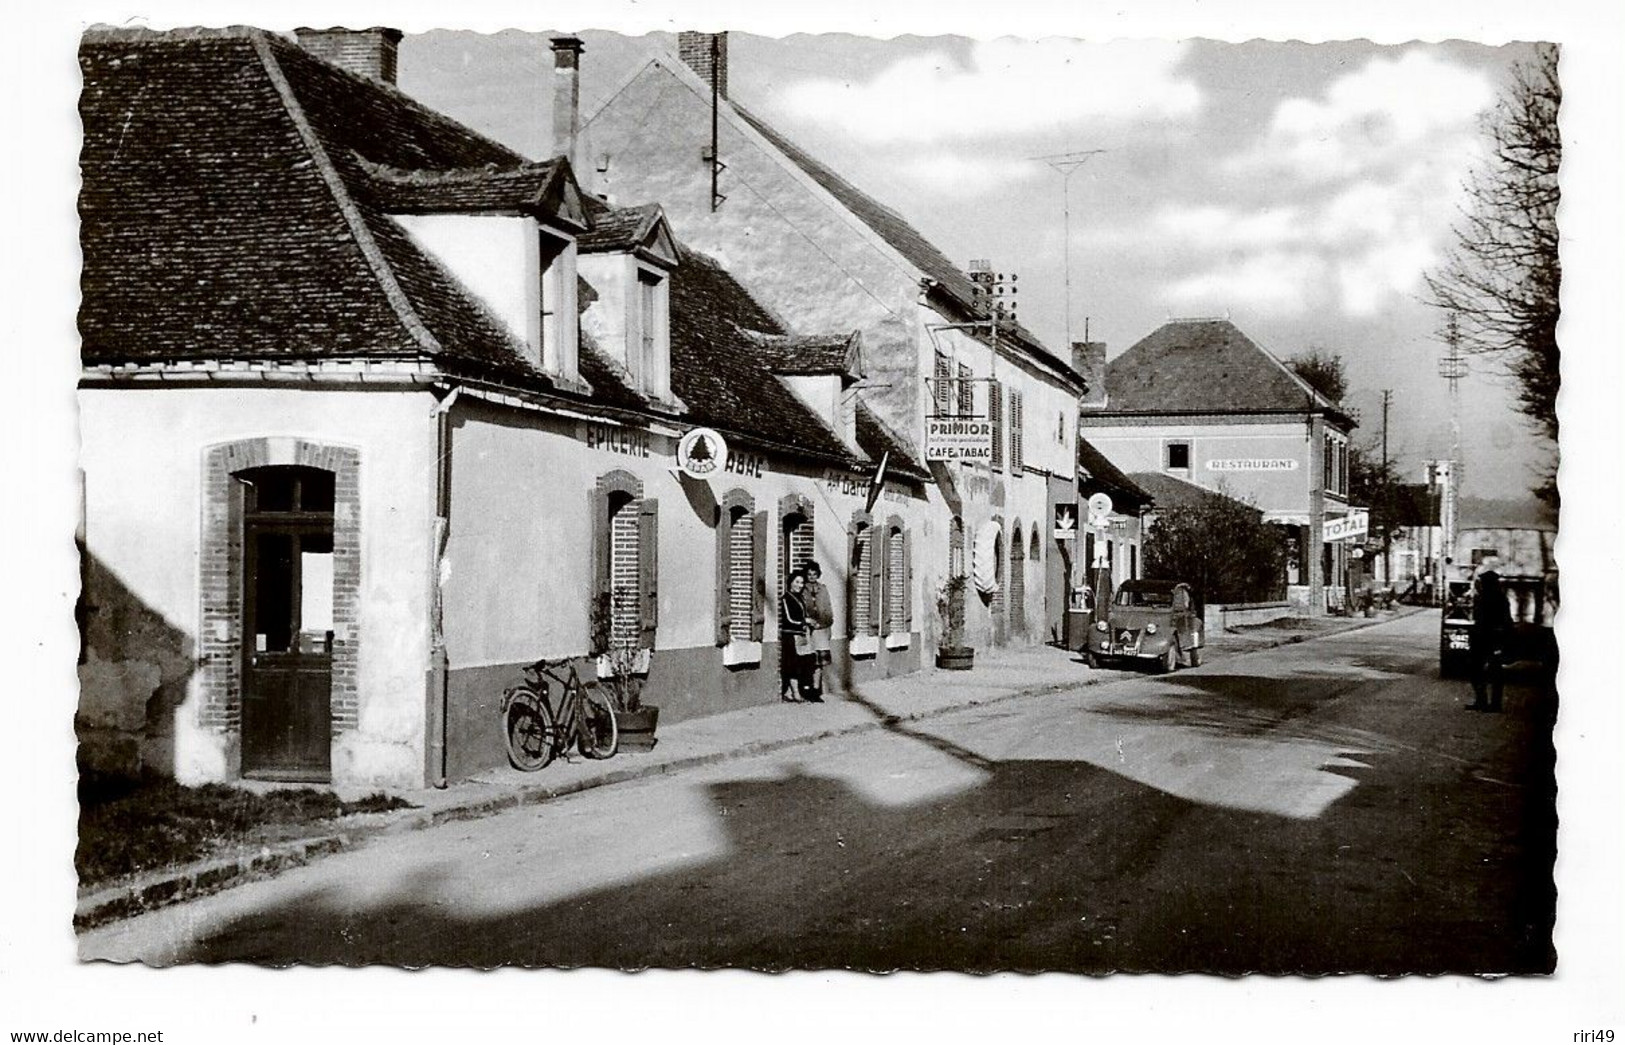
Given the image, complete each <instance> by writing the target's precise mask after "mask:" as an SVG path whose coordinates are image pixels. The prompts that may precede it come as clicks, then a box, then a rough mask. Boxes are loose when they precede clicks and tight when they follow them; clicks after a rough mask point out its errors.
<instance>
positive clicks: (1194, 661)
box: [1185, 646, 1202, 668]
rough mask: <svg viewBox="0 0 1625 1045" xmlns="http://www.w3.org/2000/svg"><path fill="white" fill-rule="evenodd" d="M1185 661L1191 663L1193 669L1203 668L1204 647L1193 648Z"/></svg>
mask: <svg viewBox="0 0 1625 1045" xmlns="http://www.w3.org/2000/svg"><path fill="white" fill-rule="evenodd" d="M1185 659H1186V661H1187V662H1189V664H1190V666H1191V667H1193V668H1199V667H1201V666H1202V647H1200V646H1192V647H1191V648H1190V652H1189V653H1187V654H1186V655H1185Z"/></svg>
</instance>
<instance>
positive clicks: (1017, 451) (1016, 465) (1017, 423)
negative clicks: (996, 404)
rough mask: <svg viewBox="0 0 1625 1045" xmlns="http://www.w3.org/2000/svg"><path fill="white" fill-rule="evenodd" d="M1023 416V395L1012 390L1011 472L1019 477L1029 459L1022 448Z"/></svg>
mask: <svg viewBox="0 0 1625 1045" xmlns="http://www.w3.org/2000/svg"><path fill="white" fill-rule="evenodd" d="M1022 416H1023V409H1022V401H1021V393H1020V392H1018V391H1016V390H1015V389H1013V388H1012V389H1011V390H1010V472H1011V474H1012V475H1019V474H1020V473H1021V471H1022V469H1023V468H1025V467H1026V464H1027V458H1026V455H1025V453H1023V447H1022Z"/></svg>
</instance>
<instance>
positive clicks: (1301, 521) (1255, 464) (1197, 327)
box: [1080, 319, 1354, 612]
mask: <svg viewBox="0 0 1625 1045" xmlns="http://www.w3.org/2000/svg"><path fill="white" fill-rule="evenodd" d="M1105 384H1106V402H1104V403H1101V404H1099V405H1098V406H1095V407H1092V408H1086V409H1085V410H1084V411H1083V413H1082V414H1081V416H1080V424H1081V426H1082V431H1083V434H1084V436H1085V437H1086V438H1087V439H1088V440H1089V442H1090V443H1092V444H1093V445H1094V446H1095V447H1096V448H1098V449H1099V450H1100V451H1101V452H1102V453H1104V454H1105V455H1106V456H1107V457H1109V458H1110V459H1111V461H1112V462H1113V463H1114V464H1116V465H1117V466H1118V467H1120V468H1121V469H1122V470H1123V471H1125V472H1128V473H1129V474H1130V475H1131V476H1132V475H1134V474H1136V473H1141V472H1160V473H1164V474H1167V475H1169V476H1172V477H1174V478H1177V479H1182V480H1186V481H1188V482H1191V483H1195V484H1196V485H1198V486H1202V487H1205V488H1207V489H1210V490H1215V491H1218V492H1220V493H1224V494H1226V495H1228V496H1230V497H1233V498H1236V499H1237V500H1241V501H1244V502H1247V503H1249V504H1252V505H1253V506H1254V507H1256V508H1258V509H1259V510H1261V511H1262V512H1263V519H1264V521H1265V522H1267V523H1272V524H1275V525H1277V526H1280V527H1282V528H1284V530H1285V531H1286V539H1287V545H1288V561H1287V568H1286V576H1285V578H1284V579H1283V580H1284V584H1285V587H1286V591H1287V595H1288V598H1289V599H1290V600H1291V601H1293V602H1294V603H1296V604H1298V605H1300V606H1302V607H1304V608H1307V609H1311V610H1313V611H1316V612H1320V611H1325V610H1328V609H1338V608H1341V607H1342V606H1343V605H1344V602H1345V591H1344V588H1343V583H1344V582H1343V578H1344V577H1345V576H1346V573H1347V567H1348V562H1349V558H1348V552H1349V545H1348V542H1346V541H1339V540H1327V539H1326V533H1327V531H1326V526H1327V524H1328V523H1329V522H1332V521H1335V520H1341V519H1343V518H1344V517H1346V516H1347V515H1349V514H1350V507H1351V506H1350V504H1349V499H1348V490H1349V487H1348V483H1349V440H1350V433H1351V431H1352V430H1353V428H1354V421H1353V419H1352V418H1350V417H1349V416H1348V415H1347V414H1346V413H1345V412H1344V411H1343V410H1342V408H1341V407H1340V406H1338V405H1337V404H1336V403H1333V402H1332V401H1330V400H1329V399H1327V398H1326V397H1325V396H1322V395H1321V394H1320V393H1318V392H1316V391H1315V390H1314V389H1313V388H1311V387H1310V386H1309V385H1308V384H1307V383H1305V382H1304V381H1303V380H1302V379H1300V378H1299V377H1298V376H1297V375H1296V374H1294V373H1292V371H1291V370H1290V369H1289V368H1288V367H1287V366H1286V365H1285V364H1284V363H1282V362H1281V361H1280V360H1279V359H1277V358H1276V357H1275V356H1274V355H1272V354H1271V353H1270V352H1269V351H1267V350H1266V349H1264V348H1263V347H1262V346H1260V345H1259V344H1258V343H1256V342H1255V341H1253V340H1252V339H1251V338H1249V337H1248V336H1247V335H1246V334H1244V333H1243V332H1242V331H1241V330H1240V329H1238V328H1237V327H1236V326H1235V325H1234V324H1233V323H1231V322H1230V321H1229V320H1227V319H1184V320H1171V321H1169V322H1168V323H1165V324H1164V325H1163V326H1161V327H1159V328H1158V329H1157V330H1155V331H1153V332H1152V333H1151V334H1149V335H1147V336H1146V337H1145V338H1143V339H1141V340H1140V341H1138V342H1137V343H1135V344H1134V345H1132V346H1131V347H1129V348H1128V349H1127V350H1126V351H1124V352H1123V354H1122V355H1120V356H1118V357H1117V358H1116V359H1113V360H1112V361H1111V362H1110V363H1109V364H1108V365H1107V367H1106V383H1105Z"/></svg>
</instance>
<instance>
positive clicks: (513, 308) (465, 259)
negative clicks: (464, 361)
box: [392, 214, 542, 362]
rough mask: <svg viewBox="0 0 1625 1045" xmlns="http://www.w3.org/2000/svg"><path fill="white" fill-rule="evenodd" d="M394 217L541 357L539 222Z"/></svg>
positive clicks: (467, 216) (534, 355)
mask: <svg viewBox="0 0 1625 1045" xmlns="http://www.w3.org/2000/svg"><path fill="white" fill-rule="evenodd" d="M392 217H393V220H394V221H395V222H396V223H397V224H399V225H400V226H401V228H403V229H405V230H406V233H407V235H409V236H411V237H412V240H413V242H415V243H416V244H417V245H418V246H419V247H421V248H423V249H424V250H425V251H426V252H428V254H429V255H430V256H431V257H433V258H435V259H436V260H437V261H439V262H440V263H441V264H442V265H445V266H446V268H447V269H449V270H450V271H451V273H452V274H453V275H455V276H456V277H457V279H458V280H459V281H460V282H461V283H462V284H463V286H465V287H467V288H468V289H469V290H470V291H472V292H473V293H474V294H475V295H477V296H478V298H479V299H480V300H481V301H482V302H484V303H485V306H486V307H487V308H488V309H490V310H491V313H492V314H493V315H495V316H496V317H497V319H498V320H500V321H501V323H502V324H503V326H505V327H506V328H507V330H508V332H509V333H510V334H512V335H513V336H514V337H515V338H516V339H517V340H519V341H521V342H523V343H524V344H525V345H526V346H527V347H528V348H529V349H530V353H531V359H532V360H533V361H537V362H540V361H541V348H542V331H541V318H542V316H541V271H540V265H541V262H540V254H539V246H538V231H537V228H536V222H535V221H534V220H533V219H531V218H521V217H506V216H502V215H486V214H399V215H393V216H392Z"/></svg>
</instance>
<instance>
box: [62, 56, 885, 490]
mask: <svg viewBox="0 0 1625 1045" xmlns="http://www.w3.org/2000/svg"><path fill="white" fill-rule="evenodd" d="M80 65H81V70H82V72H83V76H84V91H83V93H82V95H81V100H80V113H81V117H82V121H83V126H84V145H83V148H82V152H81V156H80V163H81V170H82V173H83V188H82V189H81V193H80V202H79V208H80V217H81V222H80V230H81V232H80V237H81V246H82V248H83V256H84V267H83V270H82V276H81V283H82V302H81V306H80V314H79V326H80V331H81V335H82V356H83V359H84V362H86V363H87V364H97V363H123V362H165V361H173V360H210V359H212V360H226V359H247V360H276V359H293V360H306V359H313V358H326V357H336V358H357V357H392V358H419V357H433V358H435V359H436V360H437V361H438V362H439V363H440V365H442V366H443V367H446V368H448V369H449V370H451V371H452V372H454V373H458V374H462V375H467V376H478V377H487V378H491V379H495V380H501V381H503V382H506V383H517V384H519V385H522V386H525V387H529V388H532V389H535V390H538V391H551V392H552V393H553V394H554V395H556V396H560V397H573V396H574V394H573V393H570V392H567V391H564V390H559V389H555V388H554V387H553V386H552V383H551V382H549V380H548V379H547V377H546V375H544V374H543V373H542V372H541V371H539V370H538V369H537V368H536V367H534V366H533V365H532V364H530V363H529V362H528V361H527V360H526V359H525V357H524V355H523V352H522V346H520V345H518V344H517V343H516V341H515V339H514V338H513V337H512V335H510V334H509V333H508V331H507V330H506V328H505V327H504V326H503V325H502V323H501V322H499V321H498V320H497V319H496V318H494V317H493V316H492V315H491V314H490V313H489V312H488V311H487V309H486V308H485V307H484V306H483V305H482V304H481V303H479V301H478V300H477V299H476V298H474V297H473V296H472V295H470V294H469V293H467V292H466V291H465V290H464V289H463V288H462V286H461V284H459V282H458V281H457V279H456V278H455V277H454V276H453V275H452V274H450V273H449V272H447V271H446V270H445V269H444V268H443V267H442V266H441V265H440V264H439V263H438V262H436V261H435V260H433V259H432V258H430V257H429V256H427V255H426V254H425V253H424V252H422V251H421V250H419V249H418V248H417V246H416V245H415V244H414V243H413V241H412V239H411V237H410V236H408V235H407V234H406V233H405V232H404V231H403V230H402V229H401V228H400V227H399V226H398V225H397V224H396V223H395V222H394V221H393V220H391V219H390V218H389V217H388V214H387V213H386V211H390V210H395V209H401V208H404V209H417V208H419V207H426V208H437V209H438V208H451V209H458V210H460V209H462V208H464V207H467V208H471V209H475V210H480V209H488V208H491V207H498V208H500V207H507V206H518V205H522V204H525V203H526V201H533V200H534V199H535V198H536V197H535V195H534V193H536V192H539V191H541V190H543V189H545V188H546V186H547V185H548V184H550V183H552V182H553V181H554V180H556V179H557V178H559V177H561V176H563V175H562V174H561V171H562V170H565V169H566V168H564V165H563V164H562V163H561V162H560V161H552V162H549V163H530V162H528V161H526V160H525V159H524V158H523V157H521V156H519V155H518V154H517V153H514V152H511V151H510V150H508V149H506V148H504V147H503V146H501V145H498V144H496V143H495V142H492V141H490V140H488V139H486V138H483V137H481V136H480V135H478V134H476V133H474V132H473V131H470V130H467V129H466V128H463V127H461V126H460V125H458V124H456V123H454V122H453V121H451V120H449V119H447V118H446V117H444V116H441V115H439V114H437V113H434V112H432V111H431V110H429V109H426V108H424V107H423V106H422V105H420V104H418V103H417V102H415V101H412V100H411V99H410V98H408V97H407V96H406V95H404V94H402V93H401V92H400V91H398V90H396V89H395V88H393V87H390V86H388V85H385V84H380V83H377V82H375V81H372V80H368V79H365V78H362V77H359V76H356V75H353V74H351V73H348V72H345V71H343V70H341V69H338V68H337V67H335V66H332V65H329V64H328V63H326V62H324V61H322V60H321V59H319V58H316V57H314V56H312V55H310V54H308V53H307V52H306V51H304V49H303V48H301V47H300V46H299V45H297V44H295V43H293V42H292V41H289V40H287V39H285V38H282V37H279V36H275V35H273V34H269V33H265V32H263V31H260V30H255V29H233V30H202V31H182V32H175V33H154V32H148V31H145V30H93V31H91V32H89V33H87V34H86V35H85V38H84V39H83V41H82V42H81V46H80ZM588 208H589V211H596V212H597V213H598V214H599V215H602V216H604V217H605V222H606V226H607V227H606V228H605V229H604V232H603V235H602V236H601V237H600V238H599V239H597V240H593V239H591V236H592V234H591V233H589V234H588V238H589V241H590V242H594V243H597V244H599V245H601V246H602V245H607V244H612V243H618V242H622V239H623V237H624V236H626V235H627V229H628V228H633V218H634V217H636V216H642V218H639V221H640V222H641V221H642V220H643V219H644V218H647V217H648V215H650V214H652V213H655V212H656V209H655V208H652V207H642V208H627V209H612V208H607V207H599V208H593V207H592V205H591V203H589V204H588ZM637 231H638V229H637V228H633V234H636V232H637ZM591 296H592V291H591V288H590V286H586V285H585V284H584V285H583V293H582V294H581V302H582V304H583V307H585V305H586V304H587V303H588V302H589V301H590V300H591ZM671 328H672V385H673V391H674V392H675V393H676V394H677V396H678V397H679V398H681V399H682V400H683V401H684V402H685V403H686V404H687V405H688V407H689V409H688V412H687V414H686V415H685V418H684V419H685V420H686V421H690V422H693V423H695V424H703V425H711V426H713V427H716V428H719V429H721V430H723V431H726V432H735V433H740V434H743V435H747V436H750V437H752V438H754V439H756V440H758V441H760V442H762V443H763V444H765V445H767V446H774V447H779V448H782V449H784V450H786V451H788V452H800V453H805V454H809V455H812V456H814V457H817V458H819V459H821V460H825V461H830V462H835V463H839V464H842V465H848V466H850V465H855V464H858V463H859V462H858V460H857V458H856V457H855V455H854V454H853V453H852V452H851V451H850V450H848V449H847V448H846V447H845V446H843V445H842V444H841V442H840V440H839V439H837V438H836V436H835V434H834V433H833V432H831V431H830V430H829V429H828V428H827V427H825V426H824V425H823V424H822V422H820V421H819V419H818V418H817V417H816V416H815V415H814V414H813V413H812V412H811V411H810V410H809V409H808V408H807V407H806V406H804V405H803V404H802V403H801V401H800V400H799V399H797V398H796V397H795V396H794V394H792V393H791V392H790V391H789V389H788V388H786V387H785V386H784V384H783V383H782V382H780V381H779V380H778V378H777V377H775V376H774V375H773V374H772V373H771V372H770V371H769V369H768V368H767V366H766V364H765V361H764V360H763V359H762V358H761V348H760V346H759V345H758V344H757V343H756V342H755V341H754V340H753V339H752V338H751V336H749V335H748V334H747V333H746V331H757V332H760V333H763V334H768V335H787V334H788V333H789V332H788V331H786V330H784V329H783V327H782V326H780V325H779V324H778V323H777V322H776V321H775V320H774V319H773V318H772V317H771V316H770V315H768V314H767V313H766V312H765V311H764V310H762V309H761V307H760V306H759V305H757V304H756V302H755V301H753V300H752V299H751V297H750V295H749V294H748V293H746V292H745V291H744V289H743V288H742V287H740V286H739V285H738V283H737V282H735V281H734V280H733V279H732V277H730V276H729V275H728V274H727V273H726V272H724V271H723V270H722V269H721V268H720V267H718V266H717V265H716V263H715V262H713V261H711V260H710V259H708V258H704V257H702V256H699V255H695V254H688V253H684V254H683V264H682V265H680V266H679V269H678V270H677V271H676V272H675V273H674V274H673V277H672V294H671ZM580 365H581V372H582V376H583V377H584V378H585V379H586V380H587V381H588V383H589V384H591V385H592V387H593V392H592V396H591V400H592V402H593V403H594V404H596V405H598V406H601V407H604V408H613V409H620V410H633V411H641V412H647V410H648V404H647V403H646V401H645V400H644V399H643V398H642V397H641V396H639V395H638V394H637V393H636V392H635V391H633V390H632V389H631V388H630V387H628V386H627V384H626V381H625V380H624V376H623V374H622V372H621V370H620V369H619V368H618V367H617V366H616V365H615V364H614V363H612V362H611V361H610V359H609V357H608V356H607V355H606V354H605V353H603V352H602V351H601V350H599V348H598V347H597V346H596V345H594V344H593V342H592V340H591V338H590V337H588V336H586V335H583V337H582V343H581V351H580Z"/></svg>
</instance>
